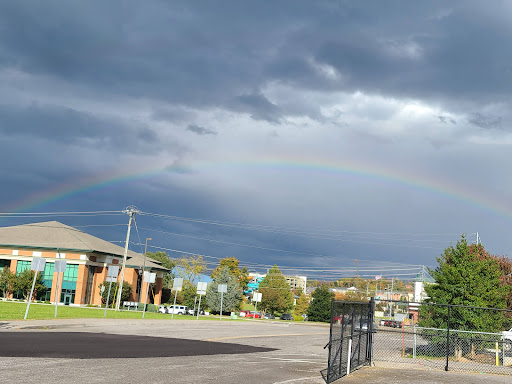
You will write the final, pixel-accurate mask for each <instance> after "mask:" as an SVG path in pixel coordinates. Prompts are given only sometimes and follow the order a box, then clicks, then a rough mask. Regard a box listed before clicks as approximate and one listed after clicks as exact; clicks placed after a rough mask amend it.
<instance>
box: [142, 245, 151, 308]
mask: <svg viewBox="0 0 512 384" xmlns="http://www.w3.org/2000/svg"><path fill="white" fill-rule="evenodd" d="M148 240H153V239H152V238H151V237H146V246H145V247H144V264H143V267H142V282H144V271H145V270H146V254H147V253H148ZM148 284H149V283H148ZM140 288H141V289H140V291H142V284H141V285H140ZM140 291H139V303H140V293H141V292H140Z"/></svg>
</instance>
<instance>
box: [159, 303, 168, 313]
mask: <svg viewBox="0 0 512 384" xmlns="http://www.w3.org/2000/svg"><path fill="white" fill-rule="evenodd" d="M158 312H160V313H169V312H167V307H166V306H165V305H160V306H158Z"/></svg>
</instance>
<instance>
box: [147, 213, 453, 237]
mask: <svg viewBox="0 0 512 384" xmlns="http://www.w3.org/2000/svg"><path fill="white" fill-rule="evenodd" d="M140 214H141V215H142V216H153V217H160V218H167V219H171V220H179V221H190V222H196V223H201V224H211V225H219V226H235V227H237V228H239V227H247V228H253V229H256V228H264V229H275V230H284V231H299V232H333V233H349V234H372V235H404V236H459V235H460V234H447V233H434V234H429V233H400V232H369V231H360V232H356V231H345V230H331V229H305V228H289V227H278V226H267V225H261V224H246V223H237V222H225V221H214V220H207V219H194V218H187V217H180V216H172V215H163V214H156V213H148V212H141V213H140Z"/></svg>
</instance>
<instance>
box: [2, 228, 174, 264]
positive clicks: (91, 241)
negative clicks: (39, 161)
mask: <svg viewBox="0 0 512 384" xmlns="http://www.w3.org/2000/svg"><path fill="white" fill-rule="evenodd" d="M0 246H6V247H11V248H12V247H19V248H38V249H52V250H60V251H77V252H89V253H92V252H94V253H101V254H105V255H113V256H120V257H123V256H124V248H123V247H120V246H119V245H116V244H112V243H110V242H108V241H105V240H103V239H100V238H99V237H95V236H92V235H89V234H88V233H85V232H82V231H80V230H79V229H76V228H73V227H70V226H69V225H66V224H63V223H60V222H58V221H45V222H41V223H31V224H23V225H15V226H12V227H1V228H0ZM127 257H128V259H127V262H126V264H127V266H130V267H139V266H142V265H143V262H144V255H143V254H140V253H137V252H133V251H130V250H128V254H127ZM146 267H147V269H149V268H151V269H158V270H163V271H167V270H168V269H167V268H165V267H163V266H162V263H160V262H159V261H157V260H152V259H147V260H146Z"/></svg>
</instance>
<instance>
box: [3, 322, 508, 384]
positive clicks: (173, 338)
mask: <svg viewBox="0 0 512 384" xmlns="http://www.w3.org/2000/svg"><path fill="white" fill-rule="evenodd" d="M328 338H329V328H328V326H326V325H324V326H322V325H311V324H307V323H306V324H304V323H287V322H280V321H261V320H247V321H229V320H226V321H221V322H219V321H205V320H202V321H201V320H200V321H195V320H173V321H165V320H163V321H162V320H115V319H87V320H84V319H76V320H64V319H62V320H55V321H37V320H36V321H12V322H11V321H9V322H7V321H4V322H1V321H0V356H1V359H0V382H2V383H17V382H23V383H56V384H58V383H69V382H75V383H106V382H108V383H171V382H172V383H237V384H238V383H245V382H247V381H251V382H257V383H273V384H285V383H286V384H299V383H304V384H306V383H308V384H309V383H316V384H318V383H323V380H322V378H321V376H320V370H321V369H324V368H325V367H326V361H327V350H325V349H323V347H324V346H325V344H326V343H327V341H328ZM376 365H377V366H376V367H369V368H363V369H361V370H359V371H357V372H355V373H353V374H351V375H350V376H348V377H345V378H343V379H341V380H340V381H339V382H340V383H365V384H367V383H386V384H390V383H404V384H405V383H408V384H409V383H411V382H412V383H420V384H421V383H425V384H432V383H443V384H444V383H446V384H452V383H454V382H464V383H466V384H473V383H475V384H476V383H482V382H486V384H492V383H508V382H510V376H496V375H482V374H469V373H457V372H444V371H435V370H431V369H430V370H428V369H424V368H423V369H418V368H419V367H418V366H412V365H410V366H408V365H407V364H390V363H379V362H377V364H376Z"/></svg>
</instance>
